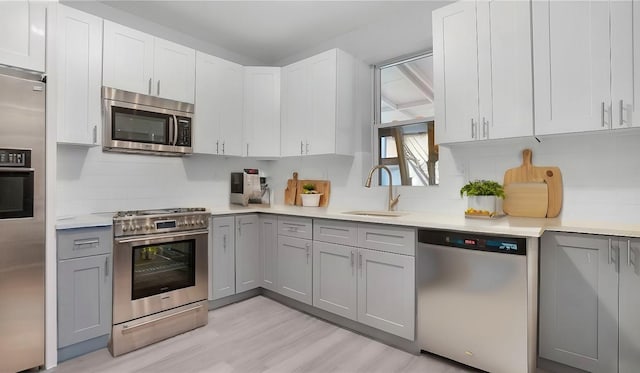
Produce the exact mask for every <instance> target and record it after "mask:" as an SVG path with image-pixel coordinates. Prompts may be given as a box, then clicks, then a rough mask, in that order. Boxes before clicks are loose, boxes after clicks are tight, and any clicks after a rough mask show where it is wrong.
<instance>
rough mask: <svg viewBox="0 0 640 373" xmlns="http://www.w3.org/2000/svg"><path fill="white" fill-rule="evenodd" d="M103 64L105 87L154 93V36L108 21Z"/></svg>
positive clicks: (105, 28) (105, 31) (105, 23)
mask: <svg viewBox="0 0 640 373" xmlns="http://www.w3.org/2000/svg"><path fill="white" fill-rule="evenodd" d="M103 61H104V66H103V76H102V83H103V85H105V86H107V87H113V88H119V89H123V90H125V91H130V92H138V93H143V94H147V95H150V94H151V86H152V85H153V36H151V35H149V34H145V33H144V32H140V31H137V30H134V29H131V28H128V27H125V26H122V25H119V24H117V23H113V22H110V21H107V20H105V21H104V59H103Z"/></svg>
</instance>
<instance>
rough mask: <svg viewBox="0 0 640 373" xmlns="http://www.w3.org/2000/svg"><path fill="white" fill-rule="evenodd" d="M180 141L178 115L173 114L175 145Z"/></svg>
mask: <svg viewBox="0 0 640 373" xmlns="http://www.w3.org/2000/svg"><path fill="white" fill-rule="evenodd" d="M177 143H178V117H177V116H176V115H175V114H173V146H176V144H177Z"/></svg>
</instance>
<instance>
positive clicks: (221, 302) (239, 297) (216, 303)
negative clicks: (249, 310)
mask: <svg viewBox="0 0 640 373" xmlns="http://www.w3.org/2000/svg"><path fill="white" fill-rule="evenodd" d="M261 294H262V288H255V289H251V290H247V291H245V292H243V293H239V294H234V295H229V296H228V297H224V298H220V299H216V300H210V301H209V302H208V303H209V311H211V310H215V309H216V308H220V307H224V306H228V305H230V304H232V303H238V302H242V301H243V300H246V299H249V298H253V297H255V296H257V295H261Z"/></svg>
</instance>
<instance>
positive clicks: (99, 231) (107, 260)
mask: <svg viewBox="0 0 640 373" xmlns="http://www.w3.org/2000/svg"><path fill="white" fill-rule="evenodd" d="M57 235H58V237H57V242H58V244H57V249H58V286H57V288H58V351H59V353H58V358H59V360H60V361H62V360H66V359H68V358H71V357H75V356H78V355H82V354H84V353H86V352H89V351H92V350H95V349H98V348H103V347H105V346H106V342H107V339H108V338H106V337H107V336H108V335H109V333H110V332H111V302H112V287H113V285H112V281H113V275H112V257H111V248H112V240H113V236H112V233H111V227H96V228H81V229H68V230H59V231H58V232H57ZM85 344H86V345H85Z"/></svg>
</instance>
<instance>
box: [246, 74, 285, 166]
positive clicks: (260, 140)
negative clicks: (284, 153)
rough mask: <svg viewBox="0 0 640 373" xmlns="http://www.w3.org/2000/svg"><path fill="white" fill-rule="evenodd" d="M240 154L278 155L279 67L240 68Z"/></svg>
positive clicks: (252, 155) (255, 155)
mask: <svg viewBox="0 0 640 373" xmlns="http://www.w3.org/2000/svg"><path fill="white" fill-rule="evenodd" d="M242 133H243V141H244V149H243V155H245V156H248V157H279V156H280V68H279V67H249V66H246V67H244V125H243V130H242Z"/></svg>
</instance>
